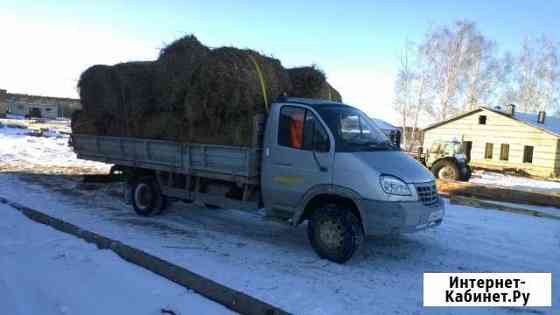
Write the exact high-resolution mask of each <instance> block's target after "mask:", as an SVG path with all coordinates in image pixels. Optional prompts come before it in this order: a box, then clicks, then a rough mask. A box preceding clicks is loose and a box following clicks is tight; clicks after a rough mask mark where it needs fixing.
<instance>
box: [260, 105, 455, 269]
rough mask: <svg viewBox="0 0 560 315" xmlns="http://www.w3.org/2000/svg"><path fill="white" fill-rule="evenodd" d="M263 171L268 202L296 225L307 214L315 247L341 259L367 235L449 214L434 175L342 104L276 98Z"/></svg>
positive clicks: (407, 228) (415, 226)
mask: <svg viewBox="0 0 560 315" xmlns="http://www.w3.org/2000/svg"><path fill="white" fill-rule="evenodd" d="M261 171H262V175H261V191H262V197H263V201H264V205H265V207H266V208H267V209H270V211H272V212H274V213H284V214H287V215H288V216H291V222H292V223H293V224H298V223H301V222H303V221H306V220H307V221H308V235H309V238H310V241H311V244H312V245H313V247H314V248H315V250H316V251H317V252H318V253H319V255H320V256H322V257H327V258H329V259H331V260H335V261H337V260H338V261H345V260H346V259H348V258H349V256H351V255H352V254H353V252H354V250H355V249H356V247H357V245H359V243H360V242H361V239H362V238H363V236H364V235H383V234H392V233H400V232H414V231H418V230H422V229H425V228H428V227H433V226H436V225H438V224H440V223H441V221H442V219H443V216H444V206H443V202H442V200H441V199H440V198H439V197H438V194H437V190H436V184H435V179H434V176H433V175H432V174H431V173H430V172H429V171H428V170H427V169H426V168H424V167H423V166H422V165H421V164H420V163H418V161H416V160H415V159H413V158H412V157H410V156H408V155H407V154H406V153H403V152H401V151H400V149H399V148H398V147H396V146H395V145H394V144H393V143H392V142H391V141H390V140H389V139H388V138H387V136H386V135H385V134H384V133H383V132H382V131H381V130H379V129H378V128H377V127H376V126H375V124H373V123H372V122H371V120H370V119H369V118H368V117H367V116H366V115H365V114H364V113H362V112H361V111H360V110H358V109H356V108H353V107H351V106H347V105H344V104H341V103H334V102H327V101H318V100H307V99H288V100H286V101H285V102H278V103H275V104H274V105H273V106H272V108H271V110H270V113H269V116H268V120H267V123H266V131H265V134H264V144H263V156H262V169H261Z"/></svg>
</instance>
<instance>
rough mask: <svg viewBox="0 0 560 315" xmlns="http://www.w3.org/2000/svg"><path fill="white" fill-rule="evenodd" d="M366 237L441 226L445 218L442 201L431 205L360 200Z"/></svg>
mask: <svg viewBox="0 0 560 315" xmlns="http://www.w3.org/2000/svg"><path fill="white" fill-rule="evenodd" d="M362 207H363V211H362V212H363V216H365V218H362V220H363V223H364V232H365V234H366V235H386V234H396V233H412V232H416V231H420V230H424V229H427V228H431V227H435V226H438V225H440V224H441V222H442V221H443V217H444V216H445V206H444V203H443V200H442V199H441V198H438V200H437V202H435V203H434V204H432V205H424V204H423V203H422V202H420V201H408V202H405V201H401V202H391V201H378V200H367V199H365V200H362Z"/></svg>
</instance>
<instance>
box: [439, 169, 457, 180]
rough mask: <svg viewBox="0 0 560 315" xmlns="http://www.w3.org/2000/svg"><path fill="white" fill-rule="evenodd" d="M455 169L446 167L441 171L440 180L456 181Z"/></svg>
mask: <svg viewBox="0 0 560 315" xmlns="http://www.w3.org/2000/svg"><path fill="white" fill-rule="evenodd" d="M455 175H456V174H455V169H454V168H453V167H451V166H444V167H442V168H441V170H439V176H438V177H439V178H440V179H455V178H456V176H455Z"/></svg>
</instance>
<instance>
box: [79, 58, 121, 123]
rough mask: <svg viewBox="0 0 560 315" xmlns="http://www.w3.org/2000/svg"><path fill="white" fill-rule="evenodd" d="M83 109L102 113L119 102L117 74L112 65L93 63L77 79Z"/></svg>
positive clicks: (116, 105)
mask: <svg viewBox="0 0 560 315" xmlns="http://www.w3.org/2000/svg"><path fill="white" fill-rule="evenodd" d="M78 91H79V94H80V100H81V103H82V107H83V110H84V111H85V112H88V113H90V114H91V115H96V114H97V115H102V114H104V113H106V112H111V111H112V110H113V109H115V108H118V107H119V106H120V104H121V95H120V87H119V83H118V77H117V74H116V72H115V70H114V68H113V67H112V66H106V65H95V66H92V67H90V68H88V69H87V70H86V71H84V72H83V73H82V74H81V76H80V79H79V81H78Z"/></svg>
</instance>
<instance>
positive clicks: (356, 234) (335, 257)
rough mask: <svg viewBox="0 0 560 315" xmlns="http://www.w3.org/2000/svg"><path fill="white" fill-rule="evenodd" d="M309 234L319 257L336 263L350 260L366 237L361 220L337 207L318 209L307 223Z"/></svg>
mask: <svg viewBox="0 0 560 315" xmlns="http://www.w3.org/2000/svg"><path fill="white" fill-rule="evenodd" d="M307 236H308V237H309V241H310V243H311V246H312V247H313V249H314V250H315V252H316V253H317V254H318V255H319V257H321V258H325V259H328V260H330V261H333V262H336V263H345V262H346V261H348V260H349V259H350V258H351V257H352V256H353V255H354V253H355V252H356V251H357V250H358V248H359V247H360V245H361V244H362V242H363V239H364V233H363V230H362V226H361V224H360V220H359V219H358V218H357V217H356V216H355V215H354V214H353V213H352V212H351V211H348V210H345V209H339V208H336V207H324V208H318V209H316V210H315V211H314V212H313V215H312V216H311V218H310V219H309V222H308V223H307Z"/></svg>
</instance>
